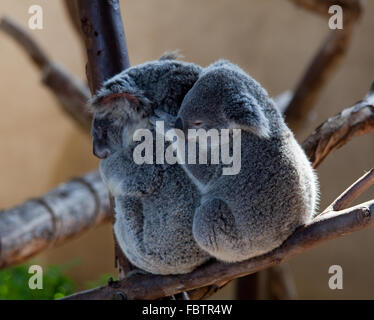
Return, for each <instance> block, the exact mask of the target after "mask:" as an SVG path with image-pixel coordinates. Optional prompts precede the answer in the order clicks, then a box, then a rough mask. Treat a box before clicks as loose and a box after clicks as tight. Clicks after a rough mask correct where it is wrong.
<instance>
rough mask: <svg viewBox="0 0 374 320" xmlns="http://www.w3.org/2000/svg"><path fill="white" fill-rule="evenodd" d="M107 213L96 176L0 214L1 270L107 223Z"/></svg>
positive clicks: (105, 197) (105, 195)
mask: <svg viewBox="0 0 374 320" xmlns="http://www.w3.org/2000/svg"><path fill="white" fill-rule="evenodd" d="M110 212H111V211H110V210H109V195H108V191H107V189H106V187H105V186H104V184H103V182H102V181H101V178H100V175H99V173H98V172H93V173H89V174H86V175H85V176H83V177H80V178H77V179H73V180H71V181H69V182H67V183H64V184H61V185H59V186H57V187H56V188H55V189H53V190H51V191H50V192H48V193H47V194H45V195H44V196H42V197H40V198H35V199H30V200H28V201H26V202H24V203H23V204H21V205H19V206H17V207H14V208H12V209H8V210H3V211H0V269H1V268H5V267H8V266H11V265H13V264H16V263H19V262H22V261H24V260H25V259H27V258H30V257H31V256H34V255H35V254H37V253H39V252H41V251H43V250H44V249H46V248H48V247H50V246H51V245H55V244H60V243H63V242H65V241H67V240H70V239H71V238H73V237H76V236H77V235H80V234H82V233H83V232H85V231H86V230H87V229H89V228H91V227H93V226H97V225H99V224H102V223H104V222H107V221H110V220H111V218H112V216H111V213H110Z"/></svg>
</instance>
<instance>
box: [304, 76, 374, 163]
mask: <svg viewBox="0 0 374 320" xmlns="http://www.w3.org/2000/svg"><path fill="white" fill-rule="evenodd" d="M373 132H374V83H373V85H372V88H371V90H370V92H369V94H368V95H367V96H366V98H365V99H364V100H363V101H359V102H358V103H357V104H355V105H353V106H352V107H350V108H347V109H344V110H343V111H342V112H340V113H339V114H337V115H335V116H333V117H331V118H329V119H328V120H327V121H325V122H324V123H323V124H321V125H320V126H319V127H318V128H317V129H316V130H315V131H314V132H313V133H312V134H311V135H310V136H309V137H308V138H307V139H306V140H305V141H304V142H303V144H302V147H303V148H304V150H305V152H306V154H307V156H308V158H309V159H310V161H311V162H312V163H313V166H314V167H315V168H316V167H317V166H318V165H319V164H320V163H321V162H322V160H323V159H324V158H325V157H326V156H327V155H328V154H329V153H330V152H332V151H334V150H336V149H338V148H340V147H341V146H343V145H345V144H346V143H347V142H348V141H349V140H350V139H352V138H353V137H355V136H359V135H363V134H367V133H373Z"/></svg>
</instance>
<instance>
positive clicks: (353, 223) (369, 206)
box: [66, 200, 374, 300]
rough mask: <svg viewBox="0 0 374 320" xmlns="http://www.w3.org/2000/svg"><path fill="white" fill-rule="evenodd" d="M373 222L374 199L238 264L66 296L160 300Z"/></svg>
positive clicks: (128, 281) (144, 278) (205, 267)
mask: <svg viewBox="0 0 374 320" xmlns="http://www.w3.org/2000/svg"><path fill="white" fill-rule="evenodd" d="M372 225H374V200H372V201H368V202H365V203H363V204H360V205H358V206H355V207H352V208H349V209H346V210H342V211H338V212H329V213H326V214H324V215H323V216H321V217H318V218H317V219H315V220H314V221H313V222H312V223H311V224H309V225H307V226H304V227H300V228H299V229H298V230H297V231H296V232H295V233H294V234H292V235H291V237H290V238H288V239H287V240H286V241H285V242H284V243H283V244H282V245H281V246H280V247H278V248H277V249H275V250H273V251H271V252H269V253H267V254H265V255H262V256H259V257H256V258H253V259H249V260H245V261H242V262H238V263H223V262H217V261H211V262H209V263H207V264H205V265H203V266H201V267H199V268H197V269H196V270H194V271H193V272H191V273H189V274H184V275H175V276H159V275H133V276H131V277H129V278H125V279H123V280H120V281H118V282H113V283H110V284H109V285H107V286H103V287H100V288H96V289H93V290H88V291H83V292H80V293H76V294H73V295H72V296H69V297H67V298H66V299H69V300H83V299H89V300H91V299H114V297H115V296H117V297H118V296H121V297H123V298H126V299H157V298H161V297H164V296H169V295H173V294H175V293H178V292H182V291H188V290H191V289H195V288H199V287H202V286H207V285H214V284H216V283H217V282H222V281H230V280H232V279H234V278H238V277H242V276H245V275H248V274H251V273H254V272H258V271H260V270H263V269H265V268H268V267H271V266H274V265H277V264H279V263H281V262H283V261H285V260H287V259H289V258H291V257H293V256H295V255H297V254H300V253H302V252H304V251H306V250H307V249H310V248H312V247H315V246H316V245H318V244H321V243H323V242H325V241H328V240H331V239H335V238H337V237H340V236H342V235H346V234H348V233H351V232H354V231H358V230H361V229H364V228H367V227H369V226H372Z"/></svg>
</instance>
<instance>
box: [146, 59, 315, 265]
mask: <svg viewBox="0 0 374 320" xmlns="http://www.w3.org/2000/svg"><path fill="white" fill-rule="evenodd" d="M157 120H164V121H166V122H167V125H166V126H167V127H171V126H172V121H175V125H174V127H175V128H176V129H179V130H182V132H183V133H184V136H186V137H187V140H188V130H189V129H205V130H210V129H218V130H219V132H222V131H220V130H221V129H229V130H230V133H233V132H234V130H233V129H240V139H241V169H240V171H239V173H237V174H233V175H224V174H222V171H223V168H224V167H225V165H224V164H223V163H222V162H220V163H219V164H214V165H213V164H212V165H209V164H208V165H199V164H194V165H190V164H188V163H187V161H186V164H184V165H182V167H183V169H184V170H185V171H186V172H187V174H188V175H189V177H190V178H191V180H192V181H193V182H194V183H195V185H196V186H197V187H198V188H199V190H200V193H201V200H200V206H199V207H197V208H196V210H195V214H194V219H193V227H192V228H193V230H192V231H193V237H194V239H195V240H196V242H197V244H198V245H199V246H200V247H201V248H202V249H203V250H204V251H206V252H207V253H209V254H210V255H211V256H213V257H215V258H217V259H219V260H221V261H226V262H237V261H242V260H246V259H249V258H251V257H254V256H258V255H261V254H264V253H266V252H269V251H271V250H273V249H274V248H276V247H278V246H279V245H281V244H282V242H283V241H284V240H286V238H288V237H289V236H290V235H291V233H292V232H293V231H294V230H295V229H296V228H297V227H299V226H301V225H304V224H307V223H308V222H309V221H310V219H311V217H312V216H313V214H314V212H315V210H316V204H317V200H318V182H317V178H316V175H315V173H314V171H313V169H312V166H311V164H310V162H309V161H308V159H307V157H306V155H305V153H304V151H303V150H302V148H301V147H300V146H299V144H298V143H297V142H296V140H295V138H294V136H293V133H292V132H291V131H290V129H289V128H288V127H287V126H286V124H285V122H284V120H283V118H282V116H281V114H280V112H279V111H278V109H277V107H276V105H275V103H274V102H273V100H272V99H270V98H269V96H268V94H267V92H266V90H265V89H264V88H263V87H262V86H261V85H260V84H259V83H258V82H256V81H255V80H254V79H253V78H251V77H250V76H249V75H247V74H246V73H245V72H244V71H243V70H241V69H240V68H239V67H238V66H236V65H234V64H232V63H230V62H228V61H226V60H220V61H218V62H216V63H213V64H212V65H210V66H208V67H207V68H205V69H203V71H202V72H201V73H200V75H199V78H198V80H197V81H196V82H195V83H194V85H193V87H192V88H191V89H190V90H189V91H188V93H187V94H186V95H185V97H184V99H183V102H182V105H181V107H180V109H179V112H178V116H177V118H176V119H175V118H173V117H171V116H170V115H165V114H164V113H162V112H158V113H157V114H156V115H155V116H152V121H153V122H154V121H157ZM231 136H232V137H233V135H231ZM220 137H221V136H220ZM234 138H235V137H234ZM208 147H209V148H210V149H211V148H213V147H212V146H208Z"/></svg>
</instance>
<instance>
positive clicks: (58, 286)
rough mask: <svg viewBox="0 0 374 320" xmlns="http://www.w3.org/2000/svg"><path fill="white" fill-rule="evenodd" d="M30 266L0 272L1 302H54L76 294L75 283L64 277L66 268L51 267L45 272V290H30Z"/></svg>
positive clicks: (20, 266)
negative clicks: (53, 300)
mask: <svg viewBox="0 0 374 320" xmlns="http://www.w3.org/2000/svg"><path fill="white" fill-rule="evenodd" d="M28 270H29V265H19V266H16V267H13V268H9V269H5V270H2V271H0V300H40V299H43V300H52V299H59V298H62V297H64V296H66V295H69V294H71V293H73V292H74V288H75V285H74V283H73V281H72V280H71V279H70V278H69V277H67V276H66V275H64V273H63V271H64V268H63V267H60V266H49V267H48V268H45V269H44V270H43V289H33V290H32V289H30V288H29V285H28V282H29V279H30V277H31V276H32V274H30V273H28Z"/></svg>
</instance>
